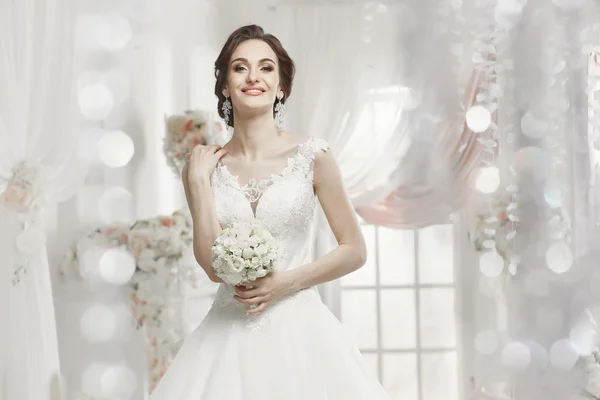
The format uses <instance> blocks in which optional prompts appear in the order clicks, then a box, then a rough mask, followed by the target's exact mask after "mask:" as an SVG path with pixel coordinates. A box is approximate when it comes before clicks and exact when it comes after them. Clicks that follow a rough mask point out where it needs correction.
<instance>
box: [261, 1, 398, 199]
mask: <svg viewBox="0 0 600 400" xmlns="http://www.w3.org/2000/svg"><path fill="white" fill-rule="evenodd" d="M271 14H272V15H270V16H269V19H268V22H267V23H265V24H264V28H265V30H267V31H268V32H271V33H273V34H275V35H276V36H277V37H278V38H279V39H280V40H281V41H282V43H283V45H284V46H285V47H286V48H287V49H288V51H289V53H290V55H291V56H292V58H293V59H294V61H295V62H296V66H297V73H296V78H295V80H294V86H293V90H292V96H291V97H290V101H289V108H290V114H291V115H290V120H289V121H288V124H287V125H288V126H289V128H290V130H291V131H292V132H294V133H297V134H300V135H315V136H319V137H322V138H324V139H325V140H327V141H328V142H329V144H330V146H331V148H332V150H333V152H334V153H335V155H336V157H337V160H338V163H339V166H340V169H341V171H342V175H343V178H344V182H345V184H346V187H347V190H348V194H349V196H350V198H351V200H352V202H353V204H354V206H355V207H361V206H364V205H368V204H371V203H373V202H375V201H378V200H381V199H383V197H384V196H385V195H386V194H388V193H390V192H391V191H392V190H393V189H394V187H393V186H394V185H393V184H392V183H391V182H390V180H389V177H390V175H391V174H392V173H393V170H394V168H395V167H396V166H397V164H398V161H399V159H400V157H401V156H402V154H403V144H404V143H403V135H395V134H394V133H395V128H396V125H397V124H398V122H399V117H400V114H401V111H402V110H401V107H400V105H401V103H402V98H403V97H404V96H406V93H407V91H406V90H404V89H406V88H402V87H401V84H400V81H401V71H399V70H398V67H399V66H400V65H401V57H402V55H401V54H400V53H399V52H397V51H396V49H395V47H396V44H397V33H398V29H399V28H398V26H397V14H396V12H395V10H394V9H392V8H390V9H385V10H384V9H378V8H376V7H364V6H362V5H359V4H352V5H339V4H338V5H325V4H323V5H307V4H302V5H297V6H290V5H280V6H277V8H276V10H274V11H272V12H271ZM385 98H387V100H388V101H385V100H382V99H385ZM377 108H379V109H382V108H383V109H385V111H386V114H387V115H386V118H385V119H384V120H381V119H378V117H377V116H378V115H381V113H379V114H377V113H376V112H374V111H375V110H376V109H377Z"/></svg>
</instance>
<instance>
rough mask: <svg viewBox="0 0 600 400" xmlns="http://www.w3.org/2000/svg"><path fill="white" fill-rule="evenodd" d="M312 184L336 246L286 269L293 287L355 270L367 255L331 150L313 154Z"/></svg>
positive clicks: (316, 283) (299, 286)
mask: <svg viewBox="0 0 600 400" xmlns="http://www.w3.org/2000/svg"><path fill="white" fill-rule="evenodd" d="M314 186H315V191H316V194H317V196H318V198H319V202H320V203H321V206H322V207H323V211H324V212H325V216H326V217H327V222H328V223H329V225H330V226H331V229H332V231H333V234H334V235H335V238H336V240H337V242H338V247H336V248H335V249H334V250H332V251H331V252H329V253H328V254H326V255H324V256H323V257H320V258H319V259H317V260H315V261H314V262H312V263H310V264H307V265H304V266H301V267H298V268H296V269H293V270H290V271H289V274H290V278H291V282H292V283H291V284H292V289H293V291H298V290H302V289H305V288H308V287H311V286H315V285H318V284H321V283H325V282H329V281H332V280H335V279H338V278H340V277H342V276H344V275H347V274H349V273H351V272H353V271H356V270H357V269H359V268H360V267H362V266H363V265H364V264H365V261H366V258H367V248H366V244H365V239H364V236H363V234H362V231H361V229H360V226H359V224H358V219H357V217H356V213H355V212H354V208H353V207H352V204H351V203H350V200H349V199H348V195H347V194H346V190H345V188H344V184H343V181H342V175H341V173H340V170H339V167H338V165H337V163H336V160H335V158H334V157H333V154H332V153H331V151H326V152H319V153H317V155H316V158H315V178H314Z"/></svg>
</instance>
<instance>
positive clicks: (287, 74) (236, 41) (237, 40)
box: [215, 25, 296, 127]
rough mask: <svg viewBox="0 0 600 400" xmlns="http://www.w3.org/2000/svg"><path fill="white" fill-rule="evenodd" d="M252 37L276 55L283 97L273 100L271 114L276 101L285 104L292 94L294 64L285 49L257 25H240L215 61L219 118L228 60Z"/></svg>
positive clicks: (231, 124) (231, 123)
mask: <svg viewBox="0 0 600 400" xmlns="http://www.w3.org/2000/svg"><path fill="white" fill-rule="evenodd" d="M252 39H256V40H262V41H263V42H265V43H267V44H268V45H269V46H270V47H271V49H273V51H274V52H275V54H276V55H277V59H278V63H279V84H280V85H281V91H282V92H283V97H282V98H281V100H279V99H276V100H275V103H274V104H273V115H275V106H276V105H277V102H278V101H281V102H282V103H284V104H285V102H286V100H287V99H288V97H290V95H291V94H292V82H293V80H294V75H295V74H296V66H295V65H294V61H292V59H291V58H290V56H289V55H288V53H287V51H286V50H285V49H284V48H283V46H282V44H281V42H280V41H279V39H277V38H276V37H275V36H273V35H271V34H270V33H265V31H264V29H263V28H262V27H260V26H258V25H246V26H242V27H241V28H238V29H236V30H235V31H234V32H233V33H232V34H231V35H229V38H228V39H227V41H226V42H225V44H224V45H223V48H222V49H221V53H219V56H218V57H217V60H216V61H215V78H217V81H216V82H215V95H216V96H217V98H218V99H219V101H218V104H217V110H218V112H219V116H220V117H221V118H225V115H224V114H223V110H222V109H221V108H222V106H223V102H224V101H225V96H224V95H223V89H224V88H225V85H226V84H227V74H228V71H229V60H231V55H232V54H233V52H234V51H235V49H236V48H237V47H238V46H239V45H240V44H241V43H242V42H245V41H246V40H252ZM233 122H234V121H233V113H231V115H229V123H228V124H229V126H231V127H233Z"/></svg>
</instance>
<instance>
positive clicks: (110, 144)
mask: <svg viewBox="0 0 600 400" xmlns="http://www.w3.org/2000/svg"><path fill="white" fill-rule="evenodd" d="M134 151H135V150H134V145H133V140H131V137H129V135H127V134H126V133H125V132H122V131H112V132H105V133H104V135H102V137H101V138H100V140H99V141H98V155H99V157H100V159H101V160H102V162H103V163H104V164H106V165H107V166H109V167H112V168H119V167H123V166H125V165H127V164H128V163H129V161H131V158H132V157H133V154H134Z"/></svg>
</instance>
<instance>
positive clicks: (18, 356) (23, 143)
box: [0, 0, 83, 400]
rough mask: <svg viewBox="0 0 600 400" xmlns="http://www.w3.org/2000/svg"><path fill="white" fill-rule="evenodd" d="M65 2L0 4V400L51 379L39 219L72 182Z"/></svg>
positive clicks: (49, 307)
mask: <svg viewBox="0 0 600 400" xmlns="http://www.w3.org/2000/svg"><path fill="white" fill-rule="evenodd" d="M74 8H75V2H74V0H2V1H1V2H0V87H1V88H2V90H1V91H0V195H1V199H2V205H0V235H1V237H0V246H1V247H0V250H1V252H0V271H1V275H0V326H1V327H2V328H1V329H0V384H1V385H2V386H1V387H0V397H1V398H2V399H6V400H45V399H48V398H49V396H50V387H51V383H52V382H53V379H55V378H56V377H57V376H58V375H59V359H58V349H57V338H56V326H55V318H54V307H53V298H52V288H51V283H50V273H49V268H48V257H47V252H46V245H45V243H46V233H45V227H44V214H45V211H46V210H47V206H48V205H49V204H52V203H53V202H56V201H60V200H63V199H65V198H67V197H69V196H70V195H72V194H73V193H74V190H75V189H76V186H77V183H79V182H80V179H81V177H82V170H83V169H82V168H81V167H80V165H79V160H77V158H76V157H75V156H74V150H76V149H77V140H76V139H75V136H74V135H75V133H76V132H75V131H74V129H71V126H70V124H71V123H72V121H73V118H72V116H73V115H72V114H71V113H70V111H71V110H72V107H71V105H72V102H71V100H72V97H73V96H72V85H71V83H72V78H73V77H72V74H73V54H72V50H73V17H74V14H75V12H74V11H75V10H74Z"/></svg>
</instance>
